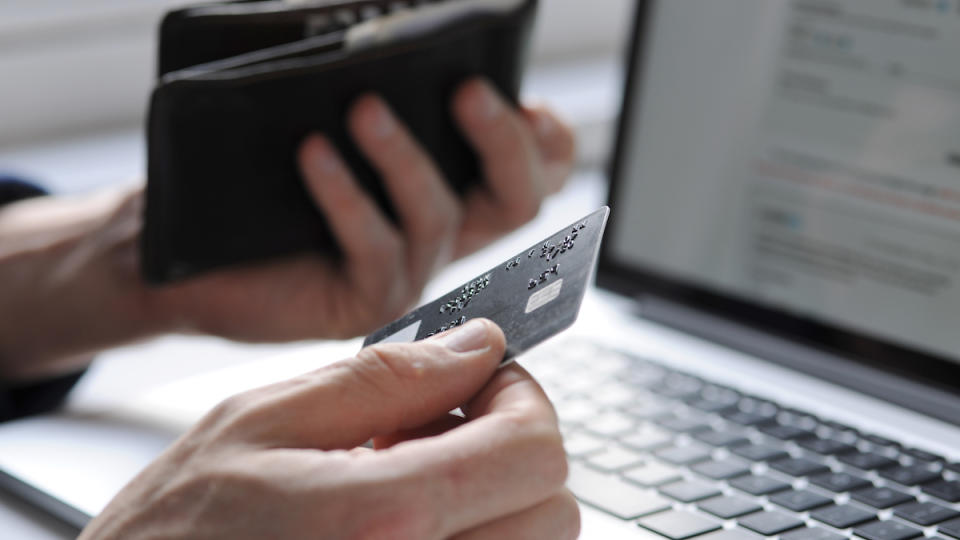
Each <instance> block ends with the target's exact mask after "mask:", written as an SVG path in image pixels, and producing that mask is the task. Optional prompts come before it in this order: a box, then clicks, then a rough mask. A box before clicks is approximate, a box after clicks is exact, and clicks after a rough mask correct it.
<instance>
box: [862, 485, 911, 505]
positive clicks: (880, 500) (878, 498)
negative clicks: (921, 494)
mask: <svg viewBox="0 0 960 540" xmlns="http://www.w3.org/2000/svg"><path fill="white" fill-rule="evenodd" d="M850 498H851V499H853V500H855V501H857V502H862V503H863V504H865V505H867V506H872V507H874V508H880V509H883V508H891V507H893V506H897V505H898V504H903V503H905V502H910V501H912V500H913V495H910V494H907V493H904V492H902V491H897V490H895V489H893V488H889V487H873V488H870V489H861V490H859V491H854V492H853V493H851V494H850Z"/></svg>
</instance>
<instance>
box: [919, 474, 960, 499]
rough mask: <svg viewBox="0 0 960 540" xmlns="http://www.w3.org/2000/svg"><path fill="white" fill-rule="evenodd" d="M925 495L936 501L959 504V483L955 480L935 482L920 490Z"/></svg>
mask: <svg viewBox="0 0 960 540" xmlns="http://www.w3.org/2000/svg"><path fill="white" fill-rule="evenodd" d="M921 489H922V490H923V492H924V493H926V494H927V495H933V496H934V497H936V498H938V499H943V500H945V501H947V502H952V503H955V502H960V481H957V480H937V481H936V482H933V483H931V484H927V485H925V486H923V488H921Z"/></svg>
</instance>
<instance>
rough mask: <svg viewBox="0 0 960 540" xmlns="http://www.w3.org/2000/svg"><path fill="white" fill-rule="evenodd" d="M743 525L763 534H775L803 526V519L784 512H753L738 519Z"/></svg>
mask: <svg viewBox="0 0 960 540" xmlns="http://www.w3.org/2000/svg"><path fill="white" fill-rule="evenodd" d="M738 523H739V524H740V526H741V527H746V528H747V529H750V530H751V531H753V532H756V533H759V534H762V535H763V536H773V535H775V534H780V533H782V532H784V531H789V530H790V529H796V528H798V527H802V526H803V524H804V523H803V521H801V520H799V519H797V518H795V517H793V516H791V515H787V514H784V513H782V512H760V513H757V514H751V515H749V516H747V517H745V518H740V521H738Z"/></svg>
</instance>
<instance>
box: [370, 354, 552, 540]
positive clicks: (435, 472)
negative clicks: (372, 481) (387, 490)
mask: <svg viewBox="0 0 960 540" xmlns="http://www.w3.org/2000/svg"><path fill="white" fill-rule="evenodd" d="M465 408H466V410H467V415H468V417H469V418H471V419H472V420H471V421H470V422H468V423H466V424H464V425H463V426H461V427H458V428H456V429H453V430H451V431H448V432H447V433H444V434H443V435H440V436H437V437H432V438H428V439H420V440H414V441H409V442H404V443H401V444H398V445H397V446H394V447H392V448H390V449H388V450H384V451H382V452H378V453H377V454H374V455H371V456H370V458H371V459H372V460H374V462H379V464H380V465H382V466H384V467H386V469H387V470H389V471H391V472H392V473H393V474H394V475H397V476H395V478H398V479H399V481H400V483H401V484H406V486H405V487H407V488H409V490H408V492H414V493H421V494H423V495H422V496H424V497H427V498H428V499H427V500H424V501H420V503H421V504H419V505H418V506H419V507H420V508H423V509H427V511H429V512H431V513H434V515H433V516H432V519H431V521H434V520H435V521H436V522H437V523H439V524H440V525H439V526H440V528H441V531H439V532H438V533H439V534H438V536H441V537H445V536H449V535H452V534H455V533H457V532H460V531H464V530H467V529H470V528H473V527H476V526H477V525H480V524H483V523H487V522H489V521H491V520H494V519H497V518H499V517H502V516H506V515H510V514H513V513H516V512H517V511H519V510H522V509H525V508H530V507H532V506H535V505H536V504H538V503H541V502H543V501H545V500H547V499H549V498H550V497H551V496H553V495H554V494H556V493H558V492H559V491H560V490H562V489H563V484H564V481H565V480H566V474H567V462H566V455H565V454H564V451H563V441H562V438H561V436H560V432H559V429H558V427H557V420H556V414H555V413H554V410H553V406H552V405H551V404H550V402H549V400H548V399H547V397H546V395H545V394H544V392H543V390H542V389H541V388H540V385H539V384H537V383H536V381H534V380H533V378H532V377H531V376H530V375H529V374H528V373H527V372H526V371H525V370H523V368H521V367H519V366H510V367H508V368H505V369H503V370H501V371H500V372H498V373H497V374H496V375H495V376H494V377H493V379H491V381H490V382H489V383H488V384H487V386H486V387H485V388H484V389H483V390H481V391H480V392H479V394H477V396H476V397H475V398H474V399H473V400H471V402H470V403H469V404H468V405H467V406H466V407H465ZM372 465H373V466H376V464H372ZM405 491H407V490H405Z"/></svg>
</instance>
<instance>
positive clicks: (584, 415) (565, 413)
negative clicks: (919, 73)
mask: <svg viewBox="0 0 960 540" xmlns="http://www.w3.org/2000/svg"><path fill="white" fill-rule="evenodd" d="M599 413H600V409H599V408H598V407H597V406H596V405H595V404H594V403H593V402H590V401H587V400H585V399H570V400H564V401H560V402H559V403H557V416H559V417H560V421H561V422H562V423H564V424H582V423H583V422H587V421H590V420H593V419H594V418H596V416H597V414H599Z"/></svg>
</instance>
